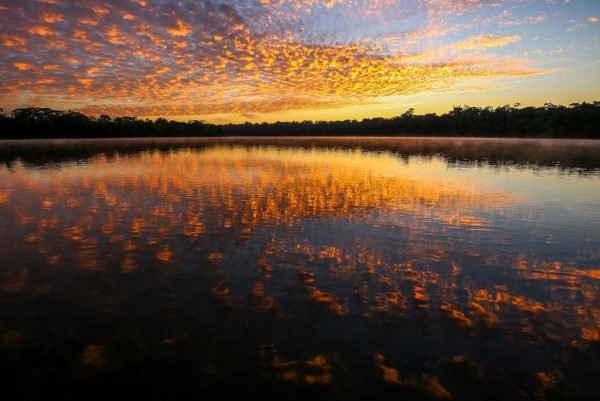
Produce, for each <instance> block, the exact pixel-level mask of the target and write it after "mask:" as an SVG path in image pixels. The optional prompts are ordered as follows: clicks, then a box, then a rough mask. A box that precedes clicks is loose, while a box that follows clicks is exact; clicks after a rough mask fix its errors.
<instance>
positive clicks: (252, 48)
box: [0, 0, 544, 115]
mask: <svg viewBox="0 0 600 401" xmlns="http://www.w3.org/2000/svg"><path fill="white" fill-rule="evenodd" d="M417 3H418V4H417ZM406 4H409V3H405V2H398V1H392V0H377V1H363V0H330V1H325V0H293V1H287V0H248V1H243V2H242V1H239V2H223V1H218V0H204V1H174V0H162V1H150V0H139V1H128V2H125V1H116V0H115V1H92V0H89V1H86V2H58V1H55V2H51V1H45V2H39V1H30V0H19V1H14V0H9V1H8V7H7V9H6V10H5V11H3V12H2V13H0V46H2V48H1V50H2V54H3V57H2V58H1V59H0V73H1V74H2V75H3V77H4V78H3V80H2V81H1V82H0V105H1V106H2V107H4V108H8V109H10V108H12V107H18V106H23V105H27V104H30V105H46V106H51V107H57V108H60V107H68V108H71V109H77V110H81V111H84V112H88V113H92V114H103V113H108V114H117V115H125V114H126V115H202V114H220V113H229V114H231V113H240V114H243V113H264V112H273V111H285V110H301V109H305V110H313V109H323V108H337V107H345V106H350V105H360V104H369V103H373V102H376V101H377V99H379V98H383V97H388V96H397V95H406V94H418V93H426V92H430V91H436V92H443V91H453V90H464V88H465V85H468V82H473V86H474V87H480V86H481V85H482V80H483V81H485V80H490V79H494V78H496V79H498V78H506V77H518V76H527V75H532V74H539V73H543V72H544V71H542V70H539V69H536V68H533V67H531V66H529V64H528V63H527V60H518V59H511V58H507V57H499V56H494V55H490V54H487V53H486V51H487V50H489V49H493V48H497V47H500V46H505V45H508V44H510V43H515V42H517V41H519V40H520V37H519V36H516V35H493V34H480V35H473V36H469V37H467V38H464V39H462V40H458V41H455V42H454V43H450V44H448V43H444V42H442V43H438V42H439V41H442V40H444V38H445V35H447V34H448V33H450V32H456V31H457V29H455V28H452V27H448V26H446V25H444V24H443V23H436V21H444V20H446V19H447V18H448V15H449V14H450V13H456V14H461V13H468V12H471V11H472V10H478V9H480V8H483V7H495V6H496V3H494V2H492V1H484V0H420V1H418V2H416V3H415V2H413V3H410V6H406V7H405V6H404V5H406ZM423 18H425V19H426V21H425V23H423V24H424V25H420V26H418V27H417V28H416V29H414V30H412V31H405V32H401V33H397V31H396V25H397V24H398V23H399V22H406V21H413V20H422V19H423ZM375 21H381V24H380V25H377V24H375V23H374V22H375ZM326 22H328V23H329V24H337V25H327V24H326ZM345 24H356V25H355V29H349V28H348V26H347V25H345ZM361 24H362V25H361ZM332 26H333V27H332ZM358 27H361V28H360V29H358ZM361 30H362V31H364V32H363V33H362V34H359V33H357V32H358V31H361ZM394 35H395V36H394ZM365 38H370V39H368V40H366V39H365ZM424 38H427V39H428V40H431V41H433V43H432V44H431V46H429V47H428V48H427V49H425V50H424V51H416V50H412V51H408V52H407V51H406V49H412V46H417V45H418V44H419V42H420V41H421V40H422V39H424ZM364 39H365V40H364ZM394 41H397V42H400V43H401V45H400V46H398V47H394V46H392V42H394ZM407 44H408V45H407ZM457 53H460V54H457Z"/></svg>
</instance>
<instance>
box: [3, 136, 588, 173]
mask: <svg viewBox="0 0 600 401" xmlns="http://www.w3.org/2000/svg"><path fill="white" fill-rule="evenodd" d="M214 146H226V147H237V146H243V147H266V146H279V147H289V148H302V149H312V148H336V149H347V150H362V151H373V152H389V153H392V154H394V155H396V156H397V157H400V158H403V159H407V160H408V158H409V157H411V156H427V157H435V156H439V157H444V158H446V159H447V160H448V163H450V164H454V165H461V164H473V163H475V164H486V165H490V166H495V167H501V166H511V165H516V166H518V165H528V166H537V167H553V168H554V167H558V168H560V169H567V170H568V169H578V170H580V171H586V170H595V169H599V168H600V141H597V140H593V139H539V138H473V137H216V138H215V137H178V138H171V137H166V138H94V139H91V138H86V139H25V140H23V139H21V140H4V141H0V162H3V163H6V164H8V165H12V164H13V163H15V162H16V161H22V162H23V163H24V164H25V165H26V166H35V165H38V166H39V165H47V164H53V163H65V162H79V161H86V160H88V159H90V158H92V157H95V156H97V155H100V154H102V155H103V156H104V157H107V158H112V157H116V156H123V155H136V154H140V153H143V152H161V153H165V154H168V153H169V152H171V151H174V150H179V149H189V150H191V151H202V149H205V148H208V147H214Z"/></svg>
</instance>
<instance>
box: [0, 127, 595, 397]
mask: <svg viewBox="0 0 600 401" xmlns="http://www.w3.org/2000/svg"><path fill="white" fill-rule="evenodd" d="M599 156H600V145H598V144H596V143H595V142H593V141H539V140H503V141H497V140H477V139H469V140H461V139H453V140H445V139H424V140H417V139H382V138H373V139H357V138H354V139H352V138H351V139H333V138H320V139H270V138H261V139H254V140H248V139H245V140H242V139H235V138H234V139H210V140H189V139H186V140H105V141H14V142H5V143H4V144H0V160H2V161H3V163H4V164H3V165H2V166H0V221H1V222H2V224H1V225H0V239H1V241H0V255H1V256H2V257H1V258H0V335H1V342H0V361H1V362H0V368H1V369H2V372H3V379H4V380H5V381H6V383H9V387H11V388H12V389H15V390H17V391H18V392H19V394H21V395H22V397H23V398H31V397H36V396H41V395H44V394H46V393H47V392H48V391H50V390H51V391H55V392H57V393H60V394H65V395H68V394H71V395H73V396H79V395H81V394H87V396H89V395H104V394H105V393H106V394H112V393H113V392H114V391H116V389H121V388H124V389H130V390H133V391H136V392H137V393H138V394H139V395H147V396H149V397H150V398H156V397H157V396H175V397H177V396H183V395H186V396H188V395H192V396H199V397H207V398H214V399H229V398H231V399H239V398H240V397H242V396H243V397H248V396H257V397H258V396H264V394H272V395H275V396H279V397H282V398H290V397H291V398H300V397H313V398H315V397H316V398H323V397H330V398H334V399H354V398H363V399H365V398H366V397H373V396H383V395H385V396H397V397H401V398H403V399H445V398H450V397H452V398H454V399H477V400H480V399H482V398H486V397H487V398H493V399H584V398H589V399H593V398H594V396H595V395H597V394H598V393H599V392H600V386H599V384H598V380H597V372H598V368H600V348H599V344H600V301H599V297H598V295H599V293H600V166H599V165H598V164H599V163H600V158H599ZM92 389H93V390H92Z"/></svg>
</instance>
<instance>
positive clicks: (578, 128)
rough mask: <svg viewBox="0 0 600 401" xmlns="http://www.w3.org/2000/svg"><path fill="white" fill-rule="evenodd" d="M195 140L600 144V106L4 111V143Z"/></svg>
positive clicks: (0, 130) (0, 129) (0, 125)
mask: <svg viewBox="0 0 600 401" xmlns="http://www.w3.org/2000/svg"><path fill="white" fill-rule="evenodd" d="M193 136H206V137H216V136H471V137H507V138H508V137H523V138H597V139H600V102H598V101H594V102H591V103H586V102H584V103H572V104H570V105H568V106H562V105H555V104H552V103H546V104H545V105H544V106H542V107H523V108H521V107H520V105H519V104H518V103H516V104H513V105H505V106H500V107H491V106H488V107H470V106H455V107H454V108H453V109H452V110H450V111H449V112H447V113H444V114H442V115H438V114H435V113H432V114H424V115H418V114H415V110H414V109H412V108H411V109H409V110H407V111H406V112H405V113H403V114H402V115H400V116H396V117H392V118H366V119H363V120H361V121H357V120H344V121H293V122H275V123H244V124H225V125H214V124H208V123H205V122H203V121H197V120H192V121H188V122H180V121H173V120H167V119H165V118H157V119H155V120H150V119H139V118H137V117H128V116H122V117H111V116H107V115H102V116H99V117H91V116H86V115H84V114H82V113H79V112H76V111H70V110H69V111H61V110H53V109H50V108H42V107H25V108H18V109H14V110H12V111H11V112H10V113H4V112H2V110H1V109H0V139H36V138H115V137H193Z"/></svg>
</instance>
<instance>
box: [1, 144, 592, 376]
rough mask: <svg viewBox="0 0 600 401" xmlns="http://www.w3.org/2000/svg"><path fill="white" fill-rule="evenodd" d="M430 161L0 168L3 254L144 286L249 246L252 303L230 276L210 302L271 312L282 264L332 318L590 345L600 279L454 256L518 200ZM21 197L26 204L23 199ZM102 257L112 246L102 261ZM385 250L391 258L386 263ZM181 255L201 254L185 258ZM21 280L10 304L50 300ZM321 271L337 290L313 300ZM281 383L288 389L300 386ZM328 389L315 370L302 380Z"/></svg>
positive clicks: (113, 161)
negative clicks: (415, 320) (340, 231)
mask: <svg viewBox="0 0 600 401" xmlns="http://www.w3.org/2000/svg"><path fill="white" fill-rule="evenodd" d="M435 163H436V162H435V161H434V162H429V163H414V162H413V163H409V162H406V161H403V160H401V159H398V158H396V157H393V156H392V155H391V154H389V153H372V152H364V151H361V150H342V149H333V148H331V149H301V148H286V147H270V146H253V147H252V146H251V147H242V146H211V147H208V148H206V149H202V150H179V151H171V152H167V153H158V152H144V153H141V154H139V155H134V156H126V155H122V156H119V155H117V156H116V157H113V158H106V157H104V156H98V157H95V158H94V159H92V160H90V161H89V162H88V163H87V164H86V165H83V166H80V165H72V166H68V165H67V166H63V167H61V168H60V169H52V168H50V169H45V170H34V169H29V168H24V167H23V166H19V165H17V166H15V167H13V168H12V170H11V171H10V172H8V170H6V169H4V170H2V172H1V175H2V180H3V183H4V184H3V189H2V196H1V197H0V199H1V200H2V207H3V208H5V209H9V210H12V211H13V213H11V214H10V216H8V219H9V220H8V221H7V227H9V226H10V227H19V231H18V233H19V234H16V235H14V236H13V238H14V240H13V245H10V246H19V247H23V249H28V250H30V251H31V252H33V253H34V254H36V255H37V256H35V257H36V260H39V262H38V263H42V264H43V265H45V266H47V267H46V268H47V269H48V271H52V270H55V269H64V268H65V267H64V266H65V263H66V262H67V261H70V262H71V263H73V265H72V266H73V269H75V270H81V271H96V272H110V271H113V270H114V269H115V268H116V269H118V270H120V271H121V272H122V273H135V274H144V271H145V270H144V269H147V268H148V266H149V265H156V266H158V268H160V269H163V270H162V271H163V273H164V274H169V273H168V269H169V268H173V267H169V266H176V265H178V264H180V263H182V262H183V261H184V260H186V259H188V258H190V257H193V258H194V259H197V260H199V261H201V262H202V263H204V264H208V265H210V266H214V268H217V269H222V268H224V269H226V270H227V269H230V267H227V266H228V264H231V259H230V258H231V255H230V254H228V253H227V252H228V251H227V249H228V248H227V247H228V245H227V244H228V243H229V242H230V241H234V242H235V243H238V245H236V247H240V246H242V245H239V244H243V243H245V242H248V243H252V244H254V245H253V246H255V247H258V249H257V251H258V252H259V255H260V256H259V257H257V258H253V259H252V260H251V261H249V263H250V265H249V266H248V267H247V268H249V269H250V271H249V272H248V273H247V274H250V275H251V276H255V278H254V279H253V284H252V286H251V287H250V288H248V289H247V293H245V292H240V289H239V288H238V289H233V288H231V287H230V285H231V284H230V283H229V281H230V280H231V278H226V277H221V278H219V279H218V280H216V281H215V282H214V283H213V287H212V290H211V291H212V294H213V296H214V297H215V298H217V299H221V300H223V301H224V302H226V303H228V304H229V303H233V304H235V303H239V302H241V300H242V299H246V298H247V297H248V296H250V297H251V298H250V299H251V300H252V301H251V305H252V307H253V308H256V310H269V309H273V308H278V307H279V302H280V299H279V297H278V295H277V293H276V292H272V287H271V286H272V285H273V284H270V283H271V282H272V281H271V280H272V278H273V276H274V275H275V276H277V275H278V274H280V271H279V269H281V268H282V267H281V266H282V263H283V264H284V265H289V267H287V269H290V268H291V269H294V270H297V274H298V275H299V280H300V281H299V282H300V283H301V284H300V285H301V287H302V288H303V290H302V293H303V294H304V295H303V297H304V299H305V301H306V302H309V303H313V304H315V305H323V307H324V308H325V310H327V311H329V312H328V313H332V314H335V315H339V316H346V315H349V314H359V315H362V316H363V317H364V318H368V319H372V318H376V317H377V316H379V315H381V314H384V315H385V314H389V315H390V316H406V315H407V314H408V315H410V314H413V313H416V312H415V311H418V310H421V311H423V313H426V314H439V316H440V317H441V318H442V319H448V320H449V321H451V322H453V323H454V324H456V325H457V326H458V327H461V328H463V329H465V330H473V329H474V328H475V327H476V326H481V325H483V326H484V327H488V328H499V327H503V329H505V330H509V331H515V334H517V333H520V332H521V330H524V328H523V327H519V326H507V323H506V322H504V319H506V317H507V316H509V315H510V314H514V313H517V314H520V313H533V314H544V315H547V316H556V317H558V316H563V317H561V318H560V319H562V321H561V323H560V324H557V325H556V326H554V328H548V329H547V330H548V332H549V333H551V332H552V331H553V330H556V334H555V335H556V336H560V337H563V338H564V337H571V338H578V339H580V340H585V341H596V340H598V330H599V326H598V313H600V312H599V310H598V308H597V306H595V303H594V302H595V301H594V300H595V299H596V296H597V289H596V287H595V283H596V281H597V279H598V275H597V274H596V270H582V269H580V268H578V266H577V264H576V262H575V261H573V262H567V263H565V262H557V261H553V260H544V259H539V258H536V257H535V256H534V255H527V254H520V255H506V254H501V253H499V252H497V251H493V250H490V249H488V250H486V251H485V252H483V251H482V250H480V249H478V248H477V244H476V243H473V244H472V245H468V243H465V245H462V246H463V247H465V248H464V249H462V250H461V251H460V252H459V251H456V250H453V249H452V247H449V245H448V244H450V243H452V242H455V241H461V239H462V238H465V241H466V239H467V238H471V239H473V238H477V237H476V233H486V234H485V235H487V236H491V238H493V236H494V235H497V234H494V232H495V229H494V227H493V217H492V216H494V215H495V216H502V215H504V214H506V215H507V216H510V213H512V212H511V211H512V210H513V207H514V206H515V205H519V204H520V203H521V202H523V201H524V200H525V198H524V197H523V196H522V195H519V194H516V193H510V192H506V191H498V190H494V189H493V188H491V187H489V186H488V185H485V184H483V182H482V181H480V180H478V179H477V178H469V179H466V178H452V177H447V176H441V175H439V174H440V166H437V165H436V164H435ZM436 174H437V176H436ZM24 191H25V192H26V193H27V197H25V198H22V197H20V196H18V194H20V193H23V192H24ZM321 219H330V220H329V221H334V220H337V221H342V222H345V223H344V224H346V225H348V230H349V231H348V232H346V233H345V234H344V236H342V237H340V238H339V239H338V241H336V242H332V241H331V239H330V240H328V241H326V242H319V239H318V236H317V237H315V238H312V239H309V238H311V236H310V235H309V234H308V233H304V231H305V230H308V229H309V227H310V226H311V224H317V223H318V221H320V220H321ZM354 224H359V225H364V227H365V229H367V227H372V228H371V229H378V228H382V229H385V228H386V227H388V228H391V229H395V230H401V232H405V233H406V235H405V236H404V237H403V238H404V239H402V240H400V239H399V238H398V239H395V240H394V239H393V238H392V237H385V236H384V237H381V238H369V237H368V236H367V237H365V236H364V235H362V234H360V235H359V233H360V230H358V229H354V228H351V227H352V226H353V225H354ZM356 230H358V231H356ZM498 235H499V234H498ZM240 241H241V242H240ZM395 241H400V242H397V243H396V245H393V244H394V243H395ZM7 246H8V244H4V248H5V249H4V252H7V248H6V247H7ZM104 246H110V247H111V249H112V251H110V253H109V254H108V255H107V254H106V253H105V252H104V251H102V249H103V247H104ZM390 246H391V247H392V248H389V247H390ZM190 247H191V248H190ZM393 247H397V249H398V251H397V253H394V252H391V253H390V249H393ZM188 248H190V249H196V251H194V253H192V254H191V255H190V254H189V251H187V250H186V249H188ZM475 261H477V262H475ZM474 262H475V265H477V264H479V266H480V267H479V268H481V269H506V271H508V272H510V274H511V275H516V276H518V277H521V278H522V279H524V280H538V281H540V282H542V283H543V286H544V287H545V288H546V287H547V288H555V289H559V288H560V289H561V291H567V292H566V294H576V293H580V294H582V295H583V298H582V300H581V301H580V302H576V303H573V302H571V301H568V299H570V298H569V295H565V296H566V298H563V297H562V296H561V295H558V294H559V293H557V295H555V296H551V297H549V298H538V297H536V295H534V294H530V293H527V292H523V290H522V289H519V288H510V287H509V286H507V285H504V284H499V283H494V282H490V283H487V284H485V283H484V282H479V281H477V280H475V279H473V278H470V277H471V275H472V274H475V272H476V270H473V269H475V268H474V267H473V264H474ZM290 264H291V265H290ZM465 265H466V266H468V267H465ZM61 266H62V267H61ZM21 267H22V266H19V269H16V267H15V268H14V269H13V268H9V269H8V270H6V271H5V272H4V279H3V289H4V290H5V291H11V292H27V291H34V292H35V291H44V292H48V291H52V287H51V286H47V285H42V286H40V285H39V284H35V285H34V284H33V283H31V282H30V281H29V279H28V277H29V276H28V273H27V272H28V269H27V268H25V269H22V268H21ZM197 268H202V269H204V268H206V267H202V266H201V265H199V266H198V267H197ZM164 269H167V270H164ZM321 269H326V271H327V276H328V277H329V278H328V280H329V281H330V280H333V281H334V282H335V283H337V284H336V286H335V287H331V286H325V287H321V283H320V282H321V281H322V278H319V277H320V275H322V272H321ZM465 269H467V270H466V271H467V272H470V273H469V274H466V271H465ZM365 275H366V276H365ZM367 278H368V279H367ZM228 283H229V284H228ZM458 293H461V294H463V295H462V297H463V298H460V299H459V298H457V294H458ZM464 297H466V298H464ZM352 298H355V299H358V300H360V302H359V305H360V306H359V307H357V306H356V305H354V306H351V305H350V304H349V302H350V301H349V300H351V299H352ZM350 303H351V302H350ZM565 314H567V315H565ZM566 316H570V317H569V318H567V317H566ZM523 318H524V319H525V317H523ZM525 322H526V320H523V322H522V323H523V324H525V325H526V323H525ZM566 333H569V334H568V335H567V334H566ZM521 334H522V333H521ZM536 335H537V334H536ZM85 358H87V357H85ZM307 363H308V362H307ZM386 369H387V368H386V367H385V366H384V365H382V370H383V374H384V377H387V378H388V379H389V380H392V379H393V378H394V377H395V376H394V373H393V370H386ZM281 374H282V375H283V376H282V377H284V378H286V380H292V378H293V377H295V378H297V377H298V376H297V375H296V374H295V373H294V374H292V373H281ZM327 377H328V376H327V373H319V374H317V375H314V376H307V377H306V378H305V380H306V381H308V382H310V381H323V380H325V381H326V380H328V379H327ZM392 381H393V380H392Z"/></svg>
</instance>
